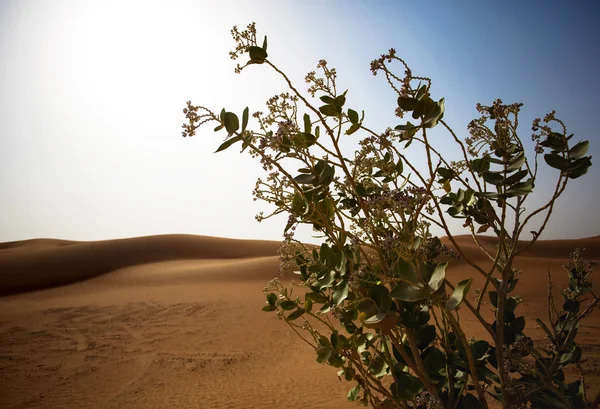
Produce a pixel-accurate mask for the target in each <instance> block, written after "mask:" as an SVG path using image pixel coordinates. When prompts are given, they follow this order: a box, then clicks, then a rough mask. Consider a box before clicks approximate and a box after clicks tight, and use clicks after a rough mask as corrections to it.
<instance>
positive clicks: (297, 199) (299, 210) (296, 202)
mask: <svg viewBox="0 0 600 409" xmlns="http://www.w3.org/2000/svg"><path fill="white" fill-rule="evenodd" d="M304 206H305V202H304V198H303V197H302V195H301V194H300V193H298V192H296V193H294V198H293V199H292V212H294V214H297V215H298V214H303V213H304Z"/></svg>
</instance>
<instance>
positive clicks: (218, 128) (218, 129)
mask: <svg viewBox="0 0 600 409" xmlns="http://www.w3.org/2000/svg"><path fill="white" fill-rule="evenodd" d="M223 128H225V125H219V126H217V127H216V128H215V129H214V131H215V132H219V131H220V130H221V129H223Z"/></svg>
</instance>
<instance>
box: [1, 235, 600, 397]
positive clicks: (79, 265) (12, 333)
mask: <svg viewBox="0 0 600 409" xmlns="http://www.w3.org/2000/svg"><path fill="white" fill-rule="evenodd" d="M459 240H460V242H461V243H465V245H466V243H469V242H470V238H467V237H460V238H459ZM486 245H488V246H493V242H491V241H489V240H486ZM278 246H279V243H277V242H266V241H249V240H231V239H221V238H214V237H203V236H188V235H163V236H151V237H140V238H132V239H120V240H109V241H98V242H75V241H64V240H54V239H38V240H27V241H19V242H10V243H3V244H0V408H2V409H8V408H15V409H16V408H181V409H185V408H275V407H282V408H307V409H311V408H350V407H357V405H356V404H353V403H349V402H347V401H346V393H347V391H348V389H349V388H350V387H351V386H352V385H350V384H348V383H346V382H340V381H339V380H338V378H337V376H336V372H337V369H335V368H332V367H328V366H322V365H319V364H317V363H316V361H315V357H316V356H315V353H314V351H312V350H311V349H310V348H309V347H308V346H307V345H306V344H304V343H303V342H302V341H301V340H300V339H298V338H297V336H296V335H295V334H294V333H293V332H292V331H291V330H290V329H289V328H288V327H287V326H286V325H285V323H283V322H281V321H277V320H276V319H275V318H274V315H273V314H272V313H264V312H262V311H261V307H262V305H263V304H264V300H265V299H264V296H263V294H262V288H263V287H264V286H265V285H266V283H267V281H268V280H270V279H271V278H273V277H275V276H277V273H278V265H279V259H278V257H277V248H278ZM575 247H585V248H587V252H586V256H587V257H588V258H590V259H592V260H596V261H598V260H600V237H595V238H589V239H581V240H562V241H544V242H539V243H537V244H536V245H535V246H534V247H533V248H531V249H530V250H528V251H527V252H526V253H525V254H524V255H523V256H521V257H519V258H518V260H517V267H519V268H520V269H521V271H522V274H521V277H520V279H521V281H520V287H518V291H517V293H519V294H520V295H521V296H522V297H523V299H524V303H523V304H522V305H521V306H520V307H519V308H520V310H518V311H521V313H524V314H525V315H526V317H527V319H528V327H529V328H531V329H532V330H531V332H530V333H531V334H532V335H533V336H535V337H537V338H538V339H539V338H541V337H542V333H541V331H540V330H539V329H538V328H536V327H535V321H534V318H536V317H542V318H544V319H545V318H546V315H545V311H546V305H545V303H546V297H547V271H548V268H550V270H551V271H552V272H553V277H554V279H555V282H556V283H557V284H559V285H561V284H564V283H565V281H566V280H565V274H563V273H564V271H563V270H562V268H561V265H562V264H564V263H565V262H566V261H567V258H568V255H569V253H570V251H572V250H573V249H574V248H575ZM465 248H466V249H467V255H468V256H469V257H470V258H472V259H474V260H475V261H477V262H482V263H483V264H486V263H485V259H484V257H483V255H482V254H480V253H479V252H478V250H477V249H476V248H475V247H474V246H473V245H466V247H465ZM597 270H600V268H597ZM449 275H450V278H451V279H452V280H454V281H457V280H458V279H459V278H463V277H465V276H474V273H473V270H472V269H471V268H470V267H468V266H467V265H466V264H465V263H464V260H460V261H457V262H455V263H453V267H452V268H451V270H450V272H449ZM594 275H595V276H596V277H594V282H595V283H598V282H599V281H598V279H597V276H598V272H596V273H595V274H594ZM481 283H482V280H480V279H479V278H476V280H475V283H474V285H473V287H472V288H477V287H480V286H481ZM594 287H595V289H596V292H600V289H599V288H598V287H600V284H595V286H594ZM484 308H485V307H484ZM488 309H489V307H488ZM473 321H474V319H473V317H470V316H468V315H465V316H464V318H463V322H464V323H466V325H467V327H468V328H471V334H472V335H482V333H481V332H480V331H479V330H477V327H476V325H475V323H474V322H473ZM578 339H579V343H580V345H581V346H582V347H583V349H584V356H585V357H586V359H585V361H584V365H585V368H586V371H585V374H586V379H587V381H588V382H589V383H590V385H591V387H592V391H593V392H598V391H600V313H598V312H596V313H594V314H593V315H592V316H591V317H590V318H589V319H588V320H587V321H586V322H585V323H584V325H583V326H582V328H581V330H580V333H579V338H578Z"/></svg>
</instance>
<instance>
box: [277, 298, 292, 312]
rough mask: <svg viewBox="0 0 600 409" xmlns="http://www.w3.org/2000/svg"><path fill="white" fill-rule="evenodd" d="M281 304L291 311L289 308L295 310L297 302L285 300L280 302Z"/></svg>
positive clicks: (283, 307)
mask: <svg viewBox="0 0 600 409" xmlns="http://www.w3.org/2000/svg"><path fill="white" fill-rule="evenodd" d="M279 306H280V307H281V308H282V309H284V310H286V311H289V310H293V309H294V308H296V303H295V302H293V301H291V300H283V301H281V302H280V303H279Z"/></svg>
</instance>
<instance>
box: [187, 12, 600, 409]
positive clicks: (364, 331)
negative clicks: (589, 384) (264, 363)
mask: <svg viewBox="0 0 600 409" xmlns="http://www.w3.org/2000/svg"><path fill="white" fill-rule="evenodd" d="M232 34H233V38H234V40H235V42H236V48H235V50H234V51H232V52H231V53H230V56H231V57H232V58H233V59H238V58H242V57H243V58H248V59H247V62H246V64H245V65H243V66H240V65H238V66H237V68H236V72H238V73H239V72H241V71H242V70H243V69H245V68H246V67H248V66H250V65H264V66H268V67H270V68H271V69H273V70H275V72H277V74H279V75H281V76H282V77H283V78H284V79H285V81H286V82H287V84H288V86H289V91H288V92H285V93H281V94H279V95H276V96H274V97H273V98H271V99H269V101H268V102H267V108H268V113H267V114H263V113H261V112H257V113H255V114H253V115H252V116H253V117H254V120H255V121H254V122H257V128H256V130H249V129H248V128H247V126H248V123H249V113H248V112H249V111H248V108H246V109H245V110H244V112H243V113H242V117H241V120H240V119H239V117H238V116H237V115H236V114H234V113H232V112H228V111H226V110H225V109H223V110H222V111H221V113H220V114H219V115H216V114H215V113H213V112H212V111H211V110H209V109H207V108H205V107H203V106H194V105H192V103H191V102H188V103H187V107H186V108H185V109H184V113H185V114H186V117H187V120H188V122H187V123H186V124H184V125H183V127H184V131H183V136H184V137H185V136H193V135H194V134H195V132H196V130H197V128H198V127H199V126H200V125H202V124H204V123H207V122H211V121H214V122H216V123H217V127H216V128H215V131H219V130H221V129H225V131H226V133H227V139H226V140H225V142H224V143H223V144H222V145H221V146H220V147H219V148H218V149H217V152H219V151H222V150H224V149H227V148H229V147H231V146H233V145H235V144H237V146H240V147H241V150H242V151H248V152H250V155H252V156H253V157H255V158H257V159H258V160H259V161H260V163H261V164H262V166H263V168H264V169H265V170H266V171H267V172H268V177H267V178H266V180H260V179H259V181H258V182H257V185H256V188H255V190H254V195H255V197H256V198H258V199H261V200H264V201H266V202H268V203H271V204H273V205H274V206H275V210H274V212H272V213H271V214H269V215H267V216H264V215H262V214H261V215H260V216H258V219H259V220H261V219H264V218H268V217H271V216H273V215H275V214H282V213H283V214H287V215H289V218H288V222H287V224H286V226H285V231H284V235H285V238H286V240H285V243H286V246H285V247H284V249H283V251H282V263H291V264H292V265H295V266H296V269H297V270H298V271H297V272H296V273H297V276H298V281H299V284H294V282H292V284H291V285H292V287H291V288H288V287H286V286H284V285H283V284H282V283H281V282H280V281H279V280H278V279H275V280H273V281H271V282H270V283H269V284H268V286H267V287H266V288H265V295H266V303H265V306H264V307H263V310H264V311H273V312H275V313H276V315H277V317H278V318H280V319H282V320H283V321H284V322H286V323H287V324H288V325H289V326H290V327H291V328H292V329H293V330H294V331H295V332H296V333H297V334H298V336H299V337H301V338H302V339H303V340H304V341H305V342H306V343H307V344H309V345H310V346H311V347H312V348H314V350H315V353H316V356H317V358H316V360H317V362H319V363H327V364H328V365H331V366H333V367H336V368H339V372H338V375H339V376H340V377H341V378H345V379H346V380H348V381H351V382H353V383H354V387H353V388H352V389H351V390H350V391H349V392H348V399H349V400H358V401H360V402H362V403H363V404H364V405H371V406H372V407H376V408H396V407H399V408H405V409H406V408H426V407H427V408H430V407H436V408H438V407H443V408H448V409H450V408H464V409H477V408H487V407H488V403H489V402H491V400H497V401H498V402H500V403H501V405H502V406H503V407H504V408H509V407H531V408H565V407H566V408H574V409H580V408H581V409H583V408H588V407H590V406H591V403H590V402H589V401H588V397H587V396H586V393H585V384H584V382H583V381H582V379H576V380H572V379H568V376H566V375H565V371H564V369H565V368H567V367H569V366H572V367H575V368H577V369H579V371H580V373H581V374H582V372H581V355H582V350H581V348H580V347H579V346H577V344H576V342H575V336H576V335H577V330H578V325H579V322H580V321H581V320H582V319H583V318H585V317H586V316H588V315H589V314H590V313H591V312H592V310H593V309H594V308H595V307H596V306H597V305H598V302H599V301H598V300H599V299H598V297H596V296H595V295H594V294H593V293H592V291H591V282H590V279H589V276H590V273H591V270H592V264H591V263H589V262H587V261H585V260H583V259H582V255H581V252H580V251H579V250H577V251H576V252H575V253H573V256H572V261H571V262H570V263H569V264H568V265H566V266H565V268H566V270H567V273H568V275H569V284H568V287H567V288H565V289H563V290H562V291H561V295H562V298H563V300H562V305H560V303H558V304H557V303H556V302H555V300H554V297H553V295H552V291H551V290H550V291H549V293H548V294H549V305H548V312H549V316H548V318H547V320H546V321H542V320H540V319H538V320H537V324H538V325H539V326H540V327H541V328H543V330H544V331H545V333H546V337H547V340H546V341H547V342H546V344H545V345H543V346H538V345H536V344H534V342H533V340H532V339H531V338H530V337H528V336H527V335H526V334H525V333H524V332H523V331H524V329H525V318H524V317H523V316H522V315H519V311H518V310H519V308H518V305H519V304H520V302H521V299H520V297H519V296H518V295H516V290H517V288H518V281H519V279H518V270H517V269H516V268H514V266H513V262H514V259H515V257H516V256H517V255H518V254H520V253H522V252H523V251H525V250H526V249H527V248H529V247H530V246H531V245H532V244H533V243H534V242H535V241H536V240H537V239H538V237H539V236H540V234H541V233H542V232H543V230H544V228H545V226H546V224H547V222H548V219H549V217H550V216H551V214H552V210H553V208H554V205H555V203H556V200H557V199H558V197H559V196H560V195H561V194H563V192H564V191H565V188H566V186H567V183H568V181H569V180H570V179H576V178H578V177H580V176H583V175H584V174H585V173H586V172H587V171H588V169H589V167H590V166H591V157H590V156H586V153H587V149H588V142H587V141H581V142H578V143H574V142H573V141H572V137H573V135H568V134H567V130H566V126H565V125H564V123H563V122H562V121H561V120H560V119H558V118H557V117H556V116H555V113H554V112H551V113H549V114H548V115H546V116H545V117H544V118H543V120H542V119H536V120H535V121H534V123H533V131H534V133H533V137H532V139H533V142H534V143H535V149H534V150H533V152H531V154H527V152H526V151H525V147H524V145H523V143H522V141H521V139H520V138H519V136H518V135H517V127H518V117H519V109H520V107H521V104H511V105H505V104H504V103H503V102H502V101H501V100H496V101H494V102H493V103H492V104H491V105H489V106H484V105H478V106H477V111H478V112H479V114H480V117H479V118H477V119H475V120H473V121H472V122H471V123H470V124H469V125H468V129H469V132H470V136H469V137H468V138H466V139H465V140H464V141H463V140H461V139H460V138H459V137H458V136H457V134H456V133H455V132H454V131H453V130H452V129H451V128H450V127H449V126H448V125H447V124H446V122H445V121H444V119H443V117H444V110H445V107H444V99H443V98H441V99H434V98H433V96H432V93H431V91H432V88H431V86H432V83H431V80H430V79H429V78H426V77H418V76H415V75H413V73H412V71H411V70H410V68H409V67H408V65H407V64H406V63H405V62H404V61H403V60H402V59H401V58H399V57H398V56H397V55H396V52H395V50H393V49H392V50H390V51H389V52H388V53H387V54H386V55H382V56H381V57H380V58H379V59H377V60H375V61H373V62H372V63H371V71H372V72H373V74H374V75H376V74H383V76H384V77H385V78H386V80H387V82H388V83H389V85H390V86H391V87H392V89H393V90H394V91H395V92H396V93H397V94H398V97H397V101H396V102H397V104H396V105H397V106H396V107H395V108H394V109H395V113H396V116H398V117H399V118H403V117H405V116H410V120H409V121H403V122H402V123H401V124H400V125H397V126H395V127H394V128H387V129H385V130H384V131H383V133H378V132H376V131H373V130H371V129H370V128H368V127H367V126H366V124H365V113H364V111H362V110H361V109H359V107H356V106H354V109H353V108H350V107H349V106H348V105H349V104H348V103H347V102H348V101H347V91H344V92H340V90H338V89H337V86H336V80H337V72H336V70H335V69H334V68H330V67H329V66H328V64H327V62H326V61H324V60H321V61H319V63H318V65H317V69H318V70H319V73H320V74H317V72H315V71H313V72H310V73H308V75H307V76H306V82H307V84H308V94H310V96H307V95H304V94H302V93H300V92H299V91H298V89H297V88H296V87H295V86H294V85H293V84H292V82H291V81H290V79H289V78H288V77H287V76H286V74H284V73H283V72H282V71H280V70H279V69H278V68H277V66H276V65H275V64H274V63H273V62H272V61H271V60H269V58H268V57H269V55H268V53H267V39H266V37H265V39H264V42H263V44H262V46H259V44H258V43H257V41H256V29H255V25H254V24H250V25H248V26H247V28H246V29H245V30H243V31H239V30H238V29H237V28H236V27H234V29H233V30H232ZM246 55H247V56H246ZM394 62H395V63H399V64H400V65H401V66H402V68H403V70H404V75H403V76H402V77H400V76H397V75H396V74H394V73H393V72H392V71H391V70H390V68H389V67H390V65H391V64H392V63H394ZM315 97H318V98H317V99H315ZM353 104H354V102H353ZM435 127H438V128H442V129H443V130H445V131H446V132H447V133H448V137H447V138H446V139H444V140H443V141H441V143H442V144H448V143H452V142H453V143H456V144H457V146H458V147H459V148H460V151H461V152H462V158H461V160H458V161H451V162H449V161H448V160H447V159H446V158H444V156H443V155H442V154H441V151H440V150H439V149H438V148H436V146H435V144H434V143H433V141H432V140H431V138H430V130H431V129H432V128H435ZM355 133H356V134H357V135H360V136H361V137H362V139H361V140H360V142H359V144H360V147H359V149H358V150H357V151H355V152H343V151H342V148H341V145H342V144H341V143H340V141H341V140H342V139H343V138H347V137H348V135H352V134H355ZM354 137H356V135H355V136H354ZM411 144H412V148H411V156H412V155H414V152H413V150H415V149H417V148H418V149H421V150H422V152H423V155H424V156H423V157H424V158H425V159H426V168H425V169H420V168H419V167H418V166H416V165H415V164H414V163H413V162H411V160H409V157H408V155H407V154H406V152H407V151H406V149H407V148H408V147H409V145H411ZM541 155H543V159H544V161H543V162H545V164H546V165H548V167H549V168H551V169H552V170H553V171H556V172H555V173H556V175H557V180H556V185H555V187H554V191H553V194H552V197H551V198H550V199H549V201H548V202H547V203H546V204H544V205H543V206H541V207H539V208H538V209H535V210H533V211H530V212H527V210H526V209H525V204H526V202H527V200H528V199H529V197H530V195H531V194H532V192H533V190H534V188H535V183H536V178H537V176H538V170H539V167H538V164H539V163H541V161H539V160H538V159H539V157H540V156H541ZM412 157H414V156H412ZM542 165H543V163H542ZM534 216H537V218H536V219H532V218H534ZM451 218H456V219H462V221H463V222H464V227H465V228H467V229H468V230H469V231H470V232H471V235H472V238H473V240H474V242H475V244H476V245H477V246H478V247H479V249H480V250H481V251H482V252H483V253H485V254H486V255H487V257H488V258H489V260H490V263H488V264H491V267H488V268H484V267H483V266H482V265H480V264H478V263H476V262H474V261H473V260H471V259H470V258H469V257H468V255H467V254H466V253H465V252H464V251H463V248H461V245H460V243H458V242H457V241H456V240H455V238H454V236H453V234H452V232H451V231H450V229H449V226H448V221H449V220H450V219H451ZM534 220H540V222H539V225H537V226H536V227H532V224H533V222H534ZM300 224H308V225H310V226H312V228H313V229H314V231H315V232H318V233H319V234H320V235H321V237H322V239H323V241H322V244H321V246H320V247H316V246H314V247H313V246H307V245H304V244H302V243H300V242H299V241H297V240H296V239H295V238H294V232H295V230H296V227H297V226H298V225H300ZM432 226H437V227H439V228H440V229H441V230H443V231H444V232H445V234H446V235H447V237H448V240H449V242H450V243H451V244H452V246H449V247H447V246H445V245H444V244H443V243H442V241H441V240H440V239H439V238H438V237H435V236H434V235H432V234H431V232H430V228H431V227H432ZM509 226H510V227H509ZM525 228H529V229H530V230H531V233H532V238H531V239H529V240H527V241H521V242H520V241H519V239H520V238H521V237H522V236H523V232H524V229H525ZM486 231H489V232H491V233H493V234H494V235H495V236H496V237H497V239H498V242H497V246H496V249H495V251H489V247H487V248H486V247H485V246H484V245H483V244H482V243H481V242H480V238H481V236H480V234H481V233H483V232H486ZM457 257H461V258H462V259H463V260H464V261H466V263H468V264H469V265H470V266H471V267H472V268H473V269H474V270H475V271H476V272H477V273H479V274H481V275H482V276H483V277H484V278H485V284H484V285H483V287H482V288H481V289H479V290H478V291H477V292H478V294H479V296H478V297H477V299H476V300H475V301H470V299H469V298H468V297H467V295H468V294H469V292H470V290H471V288H470V287H471V283H472V279H470V278H468V279H464V280H461V281H459V282H457V283H452V282H450V281H449V280H448V279H447V278H446V276H445V274H446V269H447V268H448V265H449V264H450V263H452V260H453V259H454V258H457ZM486 265H487V264H486ZM549 284H550V288H551V287H552V285H551V281H550V283H549ZM294 287H301V288H300V290H296V291H295V292H294ZM471 298H472V297H471ZM488 300H489V304H490V305H491V306H492V307H493V310H494V316H493V322H488V321H487V320H486V319H485V318H484V317H483V315H482V314H481V307H482V305H483V304H484V303H486V304H487V303H488ZM557 305H558V307H560V308H558V307H557ZM462 307H465V308H467V309H468V310H469V311H470V313H472V314H473V315H474V316H475V317H476V318H477V320H478V322H479V324H480V325H481V326H482V327H483V329H484V330H485V331H486V332H487V339H488V340H489V341H488V340H483V339H480V340H475V339H472V338H467V335H466V334H465V331H464V330H463V326H462V324H461V321H460V320H459V312H460V309H461V308H462ZM581 376H583V375H581Z"/></svg>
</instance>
